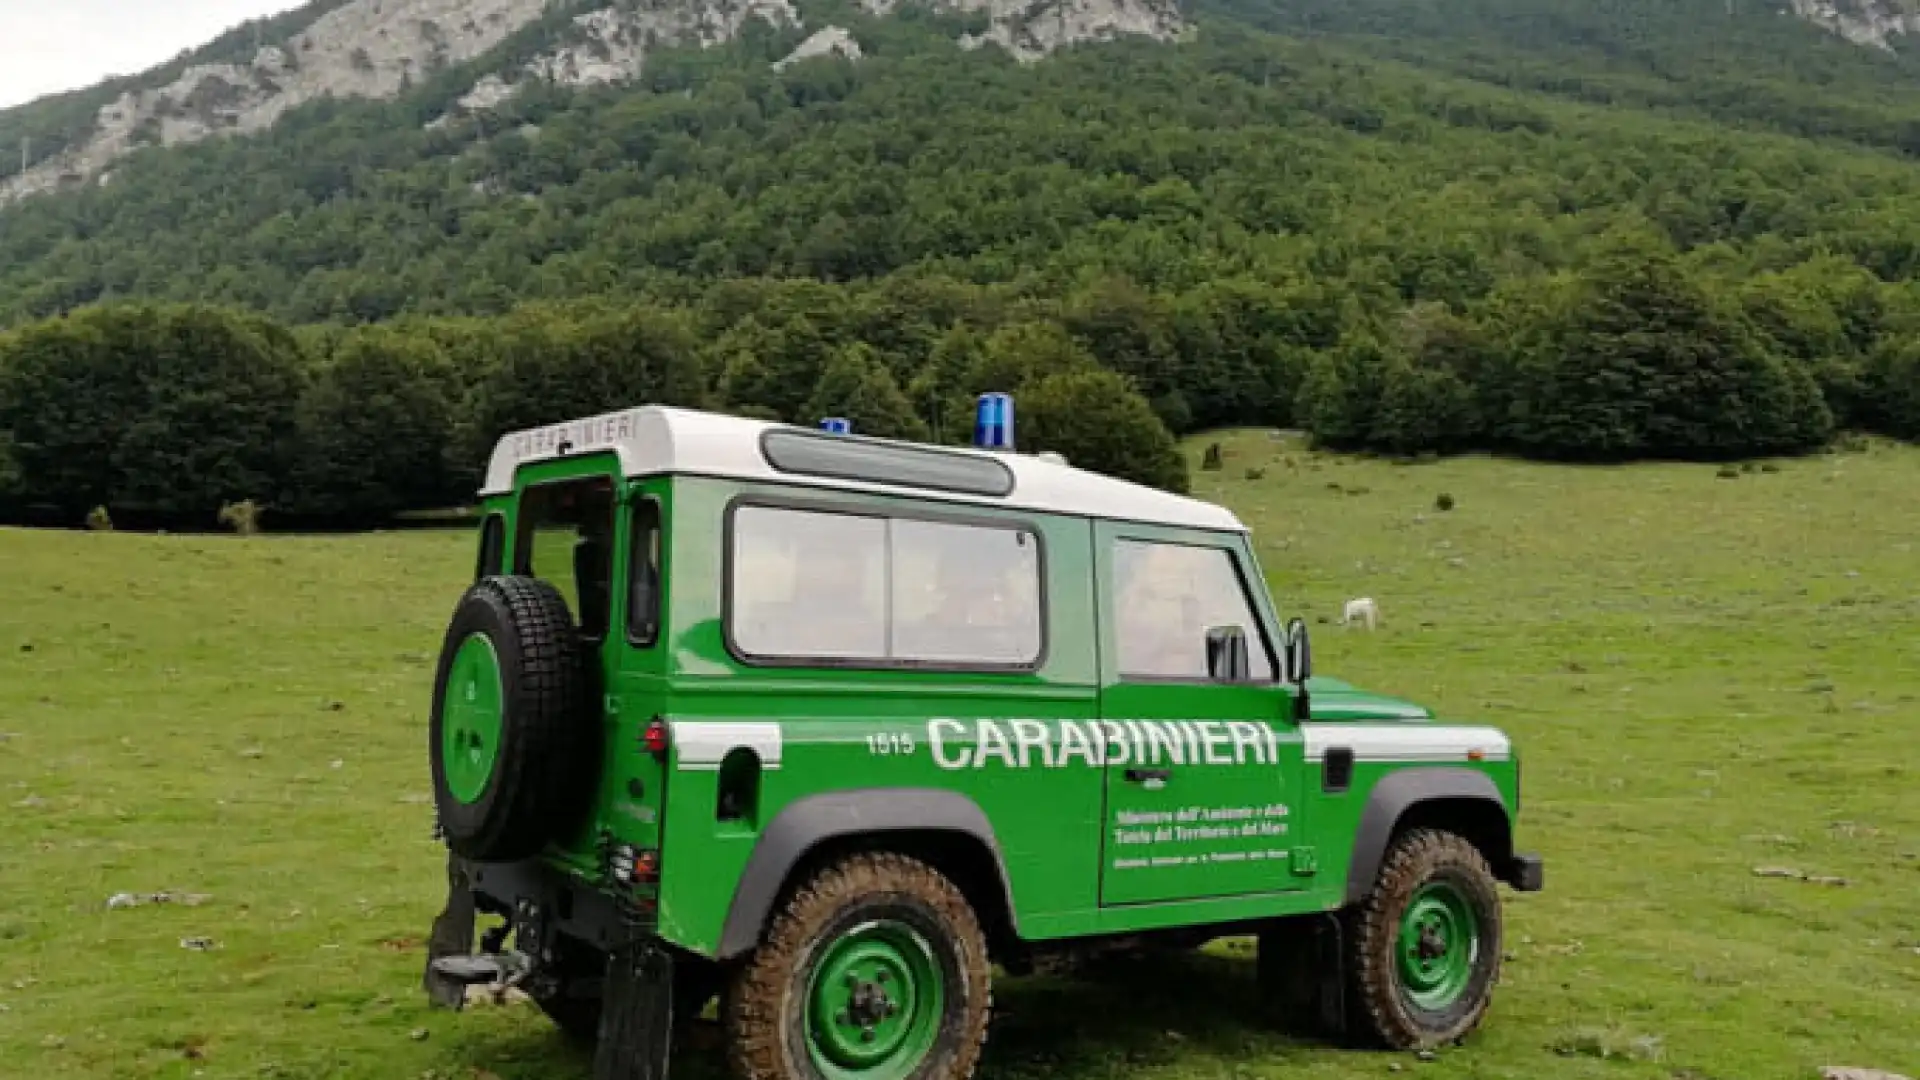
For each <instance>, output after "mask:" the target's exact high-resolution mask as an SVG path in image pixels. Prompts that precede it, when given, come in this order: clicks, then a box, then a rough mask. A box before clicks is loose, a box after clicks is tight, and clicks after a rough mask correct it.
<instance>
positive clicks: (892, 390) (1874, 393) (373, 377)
mask: <svg viewBox="0 0 1920 1080" xmlns="http://www.w3.org/2000/svg"><path fill="white" fill-rule="evenodd" d="M1595 245H1596V246H1595V250H1594V252H1593V253H1592V257H1591V259H1590V260H1589V261H1588V263H1587V265H1586V266H1585V268H1583V269H1581V270H1578V271H1569V272H1565V273H1562V274H1558V275H1554V276H1551V277H1543V278H1539V279H1530V280H1528V281H1525V282H1522V283H1517V284H1513V285H1511V286H1507V287H1502V288H1497V289H1495V290H1493V291H1492V292H1491V293H1489V294H1488V295H1487V296H1486V297H1485V298H1483V299H1481V300H1478V301H1475V302H1472V303H1468V304H1464V305H1461V306H1459V307H1450V306H1447V305H1443V304H1437V303H1432V302H1427V303H1416V304H1409V305H1404V306H1402V307H1401V308H1400V309H1398V310H1397V311H1396V312H1395V313H1394V314H1392V315H1391V316H1390V317H1385V318H1375V317H1372V316H1370V315H1369V314H1368V313H1366V312H1365V311H1362V310H1357V309H1354V308H1352V307H1350V306H1349V307H1341V308H1336V307H1332V306H1331V305H1329V304H1327V303H1326V302H1325V298H1324V297H1322V296H1319V295H1317V294H1315V293H1313V292H1312V291H1311V290H1307V291H1304V292H1303V291H1302V290H1301V289H1299V288H1297V287H1293V288H1288V287H1276V286H1273V285H1270V284H1266V283H1262V282H1259V281H1257V280H1252V279H1246V278H1223V279H1221V280H1217V281H1210V282H1206V283H1203V284H1201V285H1199V286H1197V287H1195V288H1193V289H1189V290H1186V291H1184V292H1177V293H1168V292H1159V291H1155V290H1153V289H1150V288H1148V287H1145V286H1143V285H1141V284H1140V283H1138V282H1136V281H1133V280H1131V279H1129V278H1126V277H1121V276H1106V277H1101V278H1099V279H1096V280H1093V281H1090V282H1089V283H1087V284H1086V285H1085V286H1084V287H1083V288H1081V289H1079V290H1076V291H1075V292H1072V293H1070V294H1068V295H1066V296H1064V297H1060V298H1057V299H1047V298H1043V297H1036V296H1032V295H1024V294H1022V293H1021V292H1020V291H1019V290H1017V289H1013V288H1008V287H1003V286H992V285H976V284H972V283H968V282H964V281H960V280H957V279H953V278H947V277H941V276H918V277H907V276H896V277H890V278H886V279H882V280H880V281H878V282H869V283H863V284H859V285H849V284H830V283H824V282H819V281H811V280H804V279H736V280H730V281H725V282H721V283H718V284H716V285H714V286H712V287H711V288H708V289H706V290H703V291H701V292H698V293H696V294H693V295H689V296H688V297H686V298H685V299H684V300H683V301H682V302H680V303H665V302H661V301H658V300H640V299H626V300H620V299H610V298H597V299H588V300H574V301H556V302H544V303H529V304H525V305H521V306H519V307H516V308H514V309H512V310H511V311H509V312H508V313H507V314H505V315H500V316H490V317H433V316H408V317H403V318H399V319H395V320H391V321H388V322H385V323H381V324H372V325H341V324H310V325H301V326H293V327H289V326H286V325H283V324H281V323H278V322H276V321H274V320H272V319H270V318H268V317H266V316H262V315H259V314H257V313H252V312H246V311H243V310H238V309H230V308H218V307H212V306H206V305H151V304H139V303H119V304H102V305H94V306H89V307H86V308H82V309H79V310H77V311H75V312H72V313H70V314H68V315H65V316H61V317H56V318H51V319H46V320H42V321H38V322H34V323H30V324H26V325H23V326H20V327H17V328H15V329H14V330H12V331H10V332H8V333H6V334H4V335H0V508H4V507H10V508H12V511H13V512H14V513H15V514H18V513H21V512H23V511H24V510H25V509H26V508H31V507H42V508H46V510H47V512H50V513H53V514H55V515H57V516H59V517H61V518H62V519H64V520H69V521H77V520H79V518H80V517H81V516H83V515H84V514H86V513H87V512H88V511H90V510H91V509H93V508H94V507H106V508H108V510H109V511H110V512H114V513H120V514H125V513H133V514H135V515H144V516H145V517H146V518H148V519H152V520H163V521H186V522H210V521H211V520H212V517H213V515H214V514H216V513H217V512H218V511H219V509H220V508H221V507H223V506H225V505H227V504H229V503H232V502H236V501H241V500H251V501H254V502H256V503H260V504H263V505H266V506H268V507H270V508H271V509H272V511H273V512H275V513H278V514H280V515H282V516H286V517H291V518H293V519H297V520H302V521H313V522H341V523H350V524H366V523H371V522H378V521H382V520H385V519H387V518H388V517H390V516H391V515H393V514H395V513H397V512H400V511H407V510H421V509H432V508H441V507H449V506H456V505H461V504H464V503H466V502H467V501H468V500H470V499H471V497H472V493H473V490H474V488H475V486H476V484H477V483H478V480H479V473H480V470H481V469H482V468H483V466H484V464H485V461H486V459H487V456H488V453H489V451H490V450H491V447H492V445H493V443H494V441H495V440H496V439H497V438H498V437H499V436H500V435H502V434H503V433H505V432H508V431H512V430H517V429H521V428H526V427H531V426H535V425H539V424H545V423H551V422H555V421H559V420H564V419H569V418H573V417H578V416H582V415H589V414H593V413H598V412H603V411H607V410H611V409H616V408H621V407H625V406H629V405H633V404H638V403H646V402H660V403H667V404H676V405H686V406H692V407H698V408H711V409H721V410H726V411H731V412H735V413H739V414H743V415H750V416H757V417H763V418H767V419H775V420H783V421H788V422H794V423H800V424H809V425H810V424H814V423H816V422H817V421H818V420H819V419H820V418H822V417H824V416H829V415H836V416H846V417H848V418H849V419H851V420H852V422H853V425H854V428H855V430H856V431H859V432H861V433H864V434H873V435H881V436H887V437H896V438H908V439H916V440H927V441H934V442H945V443H963V442H965V441H966V439H967V438H968V437H969V436H970V434H971V422H972V413H973V405H974V400H975V398H976V396H977V395H978V394H980V393H982V392H985V391H990V390H995V391H1010V392H1013V393H1014V394H1016V396H1017V401H1018V408H1019V433H1020V436H1021V448H1022V449H1025V450H1043V449H1047V450H1057V451H1059V452H1061V453H1064V454H1066V455H1067V457H1068V458H1069V459H1070V460H1072V461H1074V462H1075V463H1076V464H1080V465H1083V466H1086V467H1089V468H1093V469H1097V470H1100V471H1103V472H1108V473H1111V474H1113V475H1117V476H1121V477H1124V478H1127V479H1131V480H1135V481H1137V482H1141V483H1146V484H1152V485H1155V486H1159V487H1162V488H1165V489H1167V490H1172V491H1184V490H1186V489H1187V485H1188V473H1187V463H1186V459H1185V457H1184V456H1183V454H1182V453H1181V451H1180V450H1179V448H1178V446H1177V443H1176V439H1177V438H1178V437H1179V436H1183V435H1187V434H1190V433H1193V432H1196V431H1200V430H1204V429H1208V428H1214V427H1219V426H1226V425H1294V426H1299V427H1303V428H1305V429H1306V430H1307V431H1309V432H1310V433H1311V434H1312V436H1313V437H1314V438H1315V440H1316V441H1318V442H1319V443H1321V444H1323V445H1327V446H1331V447H1336V448H1342V449H1352V450H1364V451H1375V452H1380V453H1387V454H1396V455H1412V454H1421V453H1429V452H1437V453H1452V452H1459V451H1466V450H1494V451H1500V452H1508V453H1515V454H1521V455H1525V456H1530V457H1537V458H1549V459H1563V460H1586V461H1617V460H1630V459H1637V458H1649V457H1657V458H1675V459H1691V460H1724V459H1729V458H1737V457H1746V456H1753V455H1763V454H1790V453H1797V452H1803V451H1808V450H1813V449H1817V448H1819V447H1821V446H1823V445H1826V444H1827V443H1828V442H1829V441H1830V440H1832V439H1833V438H1834V436H1835V435H1836V433H1840V432H1854V431H1862V432H1874V433H1879V434H1884V435H1888V436H1892V437H1896V438H1903V439H1920V333H1916V331H1920V290H1915V289H1913V288H1911V287H1908V286H1906V285H1896V284H1887V283H1884V282H1881V281H1879V280H1878V279H1876V278H1874V277H1873V276H1872V275H1871V274H1868V273H1866V272H1865V271H1863V270H1861V269H1860V268H1859V267H1858V266H1857V265H1854V264H1852V263H1850V262H1848V261H1847V260H1844V259H1838V258H1827V259H1823V260H1813V261H1808V262H1805V263H1801V264H1797V265H1795V266H1792V267H1789V268H1786V269H1783V270H1781V271H1778V272H1775V273H1771V274H1767V275H1762V276H1759V277H1756V278H1752V279H1747V280H1742V281H1739V282H1737V283H1734V284H1731V285H1729V284H1727V283H1725V282H1721V281H1717V280H1715V279H1714V278H1712V277H1711V276H1710V275H1707V274H1704V273H1702V272H1700V271H1699V270H1697V269H1695V268H1693V267H1691V266H1690V265H1689V264H1688V263H1687V262H1686V261H1685V260H1684V259H1682V258H1681V256H1680V255H1679V254H1678V253H1676V252H1675V251H1673V250H1672V249H1671V247H1670V246H1669V245H1668V244H1667V243H1666V242H1665V241H1664V239H1663V237H1662V236H1661V235H1660V234H1659V232H1658V231H1657V230H1655V229H1653V228H1651V227H1649V226H1646V225H1645V224H1644V223H1643V224H1641V225H1639V226H1623V227H1621V228H1619V229H1616V230H1613V231H1611V232H1609V233H1608V234H1606V235H1605V236H1603V237H1601V238H1599V239H1598V240H1596V242H1595Z"/></svg>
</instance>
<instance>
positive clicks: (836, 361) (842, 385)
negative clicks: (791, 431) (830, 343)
mask: <svg viewBox="0 0 1920 1080" xmlns="http://www.w3.org/2000/svg"><path fill="white" fill-rule="evenodd" d="M807 411H808V413H809V414H810V418H811V419H812V420H813V421H816V422H817V421H818V420H819V419H820V418H821V417H826V416H843V417H845V418H846V419H847V420H848V421H849V422H850V423H851V424H852V425H853V430H854V432H855V433H856V434H860V435H876V436H880V437H881V438H888V439H914V440H925V439H926V437H927V425H926V423H925V422H924V421H922V420H921V419H920V417H919V416H918V415H916V414H915V413H914V411H913V405H912V404H911V403H910V402H908V401H907V396H906V395H905V394H904V393H902V392H901V390H900V384H898V383H896V382H894V381H893V375H892V373H890V372H889V371H887V369H886V366H885V365H883V364H882V363H881V362H880V355H879V353H877V352H875V351H874V349H873V347H872V346H870V345H851V346H848V347H847V348H845V349H841V350H840V351H839V352H837V353H835V354H834V357H833V359H832V360H829V361H828V362H827V367H826V370H825V371H823V372H821V374H820V385H819V386H817V387H815V388H814V392H813V400H812V401H811V402H810V403H809V405H808V410H807Z"/></svg>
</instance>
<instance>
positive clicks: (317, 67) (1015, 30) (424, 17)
mask: <svg viewBox="0 0 1920 1080" xmlns="http://www.w3.org/2000/svg"><path fill="white" fill-rule="evenodd" d="M563 2H564V0H350V2H348V3H346V4H344V5H342V6H340V7H339V8H337V9H336V10H334V11H332V12H330V13H328V14H326V15H323V16H321V17H319V18H318V19H316V20H314V22H313V23H312V25H310V26H309V27H308V28H307V29H306V30H305V31H303V32H301V33H299V34H297V35H295V36H294V37H293V38H291V39H290V40H287V41H284V42H276V43H272V44H267V45H265V46H264V47H263V48H261V49H260V51H259V53H258V54H257V55H256V56H254V58H253V60H252V61H251V62H250V63H247V64H244V65H242V64H202V65H197V66H194V67H191V68H189V69H187V70H186V71H185V72H183V73H182V74H181V75H180V76H179V78H177V79H175V80H174V81H173V82H172V83H170V84H168V85H166V86H161V87H157V88H152V89H147V90H142V91H139V92H136V93H128V94H124V95H122V96H121V97H120V98H119V100H117V101H114V102H112V103H110V104H108V105H107V106H105V107H104V108H102V109H101V110H100V113H99V117H98V120H97V122H96V124H95V127H94V130H93V131H92V132H91V133H90V134H89V135H88V136H87V137H85V138H84V139H83V140H81V141H80V142H78V143H76V144H75V145H72V146H69V147H66V148H65V149H64V150H63V151H62V152H61V153H59V154H57V155H56V156H54V157H52V158H49V159H48V160H46V161H44V162H42V163H41V164H39V165H37V166H35V167H34V168H32V169H29V170H28V171H27V172H25V173H21V174H18V175H15V176H11V177H8V178H6V179H4V180H0V205H4V204H6V203H9V202H12V201H14V200H17V199H20V198H23V197H25V196H29V195H34V194H38V193H41V192H46V191H54V190H59V189H62V188H70V187H74V186H78V185H82V184H86V183H105V182H106V181H107V179H108V178H109V177H110V175H111V174H110V172H109V170H110V168H111V166H112V165H113V163H114V162H115V161H117V160H119V159H120V158H122V157H124V156H125V155H127V154H129V153H132V152H134V151H136V150H138V149H141V148H142V147H147V146H175V145H179V144H183V143H191V142H197V141H199V140H202V139H206V138H210V137H213V136H217V135H244V134H247V133H250V132H256V131H260V130H262V129H265V128H267V127H270V126H271V125H272V124H273V123H274V122H275V121H277V120H279V119H280V117H281V116H283V115H285V113H286V112H287V111H288V110H290V109H293V108H296V107H298V106H300V105H302V104H305V103H307V102H309V101H313V100H316V99H318V98H322V97H327V96H333V97H366V98H389V97H394V96H396V95H398V94H400V93H402V92H403V91H405V90H406V89H407V88H408V87H410V86H412V85H414V84H417V83H418V82H420V81H421V80H422V79H423V78H424V77H426V76H428V75H431V74H433V73H435V72H437V71H439V70H441V69H443V68H445V67H448V66H450V65H455V64H464V63H468V62H472V61H477V60H478V61H483V62H482V63H481V64H480V65H479V66H481V67H483V68H484V66H485V65H484V60H483V58H484V57H485V56H486V54H487V53H488V52H490V51H491V50H493V49H495V48H496V47H498V46H500V45H501V44H502V43H504V42H506V40H507V39H508V38H510V37H512V36H513V35H514V34H516V33H519V32H521V31H523V30H526V29H527V28H529V27H530V26H532V25H533V24H534V23H535V22H536V21H538V20H540V19H541V18H542V16H544V15H546V14H547V12H548V10H549V9H550V8H552V7H554V6H556V5H558V4H560V3H563ZM602 2H606V0H602ZM903 2H904V3H924V4H928V5H930V6H933V7H936V8H944V9H947V10H952V11H966V12H983V13H986V14H988V15H989V16H990V18H991V25H990V26H989V28H988V29H987V30H986V32H985V33H983V34H980V35H978V36H970V37H967V38H964V39H962V40H961V41H960V42H959V43H958V44H959V45H960V46H961V47H963V48H978V47H979V46H981V45H983V44H989V43H990V44H996V45H999V46H1000V47H1001V48H1004V49H1006V50H1007V51H1008V52H1009V53H1011V54H1012V55H1013V56H1015V57H1016V58H1018V59H1020V60H1022V61H1026V62H1030V61H1033V60H1037V59H1039V58H1041V57H1044V56H1046V55H1047V54H1048V53H1050V52H1052V51H1053V50H1054V49H1057V48H1060V47H1062V46H1065V45H1071V44H1075V43H1079V42H1092V41H1103V40H1108V39H1111V38H1114V37H1118V36H1121V35H1128V34H1135V35H1146V36H1149V37H1153V38H1157V39H1160V40H1173V39H1174V38H1176V37H1177V36H1178V35H1179V34H1180V33H1182V32H1183V31H1184V30H1185V26H1186V24H1185V21H1184V20H1183V19H1182V18H1181V17H1180V14H1179V11H1178V5H1177V0H861V3H862V5H863V6H864V7H865V8H866V9H867V10H868V11H870V12H872V13H874V14H878V15H884V14H890V13H891V12H893V11H894V10H895V9H896V7H897V6H898V5H899V4H901V3H903ZM582 6H583V7H591V3H590V2H589V3H586V4H582ZM755 20H758V21H762V22H765V23H768V24H770V25H772V26H776V27H781V28H795V27H801V26H803V25H804V20H803V19H802V17H801V14H800V12H799V11H798V10H797V9H796V8H795V6H794V4H793V2H792V0H615V2H613V3H612V4H611V5H610V6H607V7H603V8H599V9H597V10H587V11H584V12H583V13H581V14H578V15H576V16H574V18H573V19H572V20H571V24H570V25H569V26H568V27H567V29H566V30H565V31H563V32H562V33H561V34H560V35H559V36H558V39H557V41H556V43H555V44H554V45H552V46H551V47H550V48H548V49H547V50H546V51H544V52H541V53H540V54H539V55H536V56H535V57H534V58H533V59H531V60H528V61H526V62H524V63H521V64H518V65H515V66H513V67H512V68H503V69H501V70H496V71H492V72H487V73H485V74H483V75H481V76H479V77H478V78H477V79H476V81H475V84H474V86H473V88H472V89H471V90H470V91H469V92H468V93H467V94H465V95H463V96H462V97H461V99H460V100H459V101H458V103H457V105H456V107H455V109H454V113H455V114H462V113H470V112H475V111H482V110H486V109H490V108H494V107H497V106H498V105H500V104H501V103H502V102H504V101H506V100H507V99H509V98H511V97H512V96H513V95H514V94H515V93H516V92H517V91H518V89H519V87H520V86H521V85H523V84H524V83H525V82H526V81H527V80H529V79H540V80H546V81H551V82H556V83H561V84H564V85H572V86H586V85H593V84H598V83H611V82H619V81H622V80H626V79H630V78H633V77H634V76H636V75H638V74H640V72H641V70H642V69H643V67H644V66H645V63H646V58H647V56H648V55H649V54H650V53H651V52H653V51H654V50H656V49H659V48H663V47H668V46H687V45H697V46H700V47H703V48H705V47H711V46H714V45H719V44H723V43H725V42H729V41H732V40H733V39H734V38H736V37H738V36H739V34H740V33H741V31H742V29H743V28H744V27H745V26H747V25H748V24H749V23H750V22H753V21H755ZM521 55H523V56H524V55H525V54H524V53H522V54H521ZM825 55H838V56H841V57H845V58H847V59H849V60H856V59H858V58H859V57H860V55H861V53H860V46H859V43H858V42H857V41H856V40H854V37H853V35H852V34H850V33H849V32H848V31H846V30H844V29H842V28H839V27H831V26H829V27H824V28H822V29H819V30H818V31H816V32H815V33H814V34H813V35H812V36H811V37H809V38H807V39H806V41H805V42H804V43H802V44H801V45H800V46H799V48H797V49H795V50H794V52H793V54H792V55H790V56H788V57H787V58H785V59H784V60H781V61H779V62H778V63H777V64H776V65H775V66H776V67H782V68H784V67H785V66H787V65H789V64H793V63H798V62H800V61H801V60H805V59H808V58H810V57H814V56H825ZM445 119H447V118H442V120H443V121H444V120H445Z"/></svg>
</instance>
